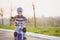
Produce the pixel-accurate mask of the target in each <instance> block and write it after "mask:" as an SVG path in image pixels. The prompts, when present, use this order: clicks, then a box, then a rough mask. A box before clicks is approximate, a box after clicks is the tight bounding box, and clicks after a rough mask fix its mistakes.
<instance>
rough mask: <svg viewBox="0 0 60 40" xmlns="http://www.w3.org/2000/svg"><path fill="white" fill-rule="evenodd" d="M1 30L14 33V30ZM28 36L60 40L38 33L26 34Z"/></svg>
mask: <svg viewBox="0 0 60 40" xmlns="http://www.w3.org/2000/svg"><path fill="white" fill-rule="evenodd" d="M0 30H1V31H7V32H14V30H9V29H2V28H0ZM26 35H28V36H32V37H36V38H43V39H47V40H60V37H56V36H48V35H43V34H36V33H30V32H26Z"/></svg>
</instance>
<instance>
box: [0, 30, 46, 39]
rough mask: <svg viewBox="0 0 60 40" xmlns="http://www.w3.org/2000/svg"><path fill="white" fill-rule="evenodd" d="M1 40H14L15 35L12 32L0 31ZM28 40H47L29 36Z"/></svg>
mask: <svg viewBox="0 0 60 40" xmlns="http://www.w3.org/2000/svg"><path fill="white" fill-rule="evenodd" d="M0 40H14V35H13V33H12V32H6V31H1V30H0ZM27 40H45V39H41V38H35V37H31V36H27Z"/></svg>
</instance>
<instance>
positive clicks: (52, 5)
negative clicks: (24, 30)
mask: <svg viewBox="0 0 60 40" xmlns="http://www.w3.org/2000/svg"><path fill="white" fill-rule="evenodd" d="M32 2H33V3H34V5H35V9H36V10H35V13H36V17H41V16H42V15H44V16H46V17H49V16H52V17H57V16H60V0H0V8H3V10H4V18H8V17H10V13H11V7H12V16H15V15H16V14H17V12H16V9H17V8H18V7H22V8H23V10H24V11H23V15H24V16H26V17H32V16H33V9H32Z"/></svg>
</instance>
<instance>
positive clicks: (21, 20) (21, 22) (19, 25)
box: [13, 7, 27, 40]
mask: <svg viewBox="0 0 60 40" xmlns="http://www.w3.org/2000/svg"><path fill="white" fill-rule="evenodd" d="M22 12H23V9H22V8H21V7H19V8H17V13H18V15H16V16H15V17H13V19H14V21H15V23H16V30H15V32H14V36H15V37H16V35H17V33H18V32H19V30H20V29H21V30H22V31H23V40H24V39H26V34H25V33H26V28H25V21H27V19H26V17H24V16H23V14H22Z"/></svg>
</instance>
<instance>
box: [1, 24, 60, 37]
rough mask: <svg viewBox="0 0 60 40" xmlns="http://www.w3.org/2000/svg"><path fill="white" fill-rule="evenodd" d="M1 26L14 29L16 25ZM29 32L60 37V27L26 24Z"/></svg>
mask: <svg viewBox="0 0 60 40" xmlns="http://www.w3.org/2000/svg"><path fill="white" fill-rule="evenodd" d="M0 28H4V29H12V30H14V29H15V27H14V26H9V25H1V24H0ZM26 28H27V31H28V32H33V33H38V34H45V35H50V36H59V37H60V27H41V26H40V27H36V28H35V27H33V26H26Z"/></svg>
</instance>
